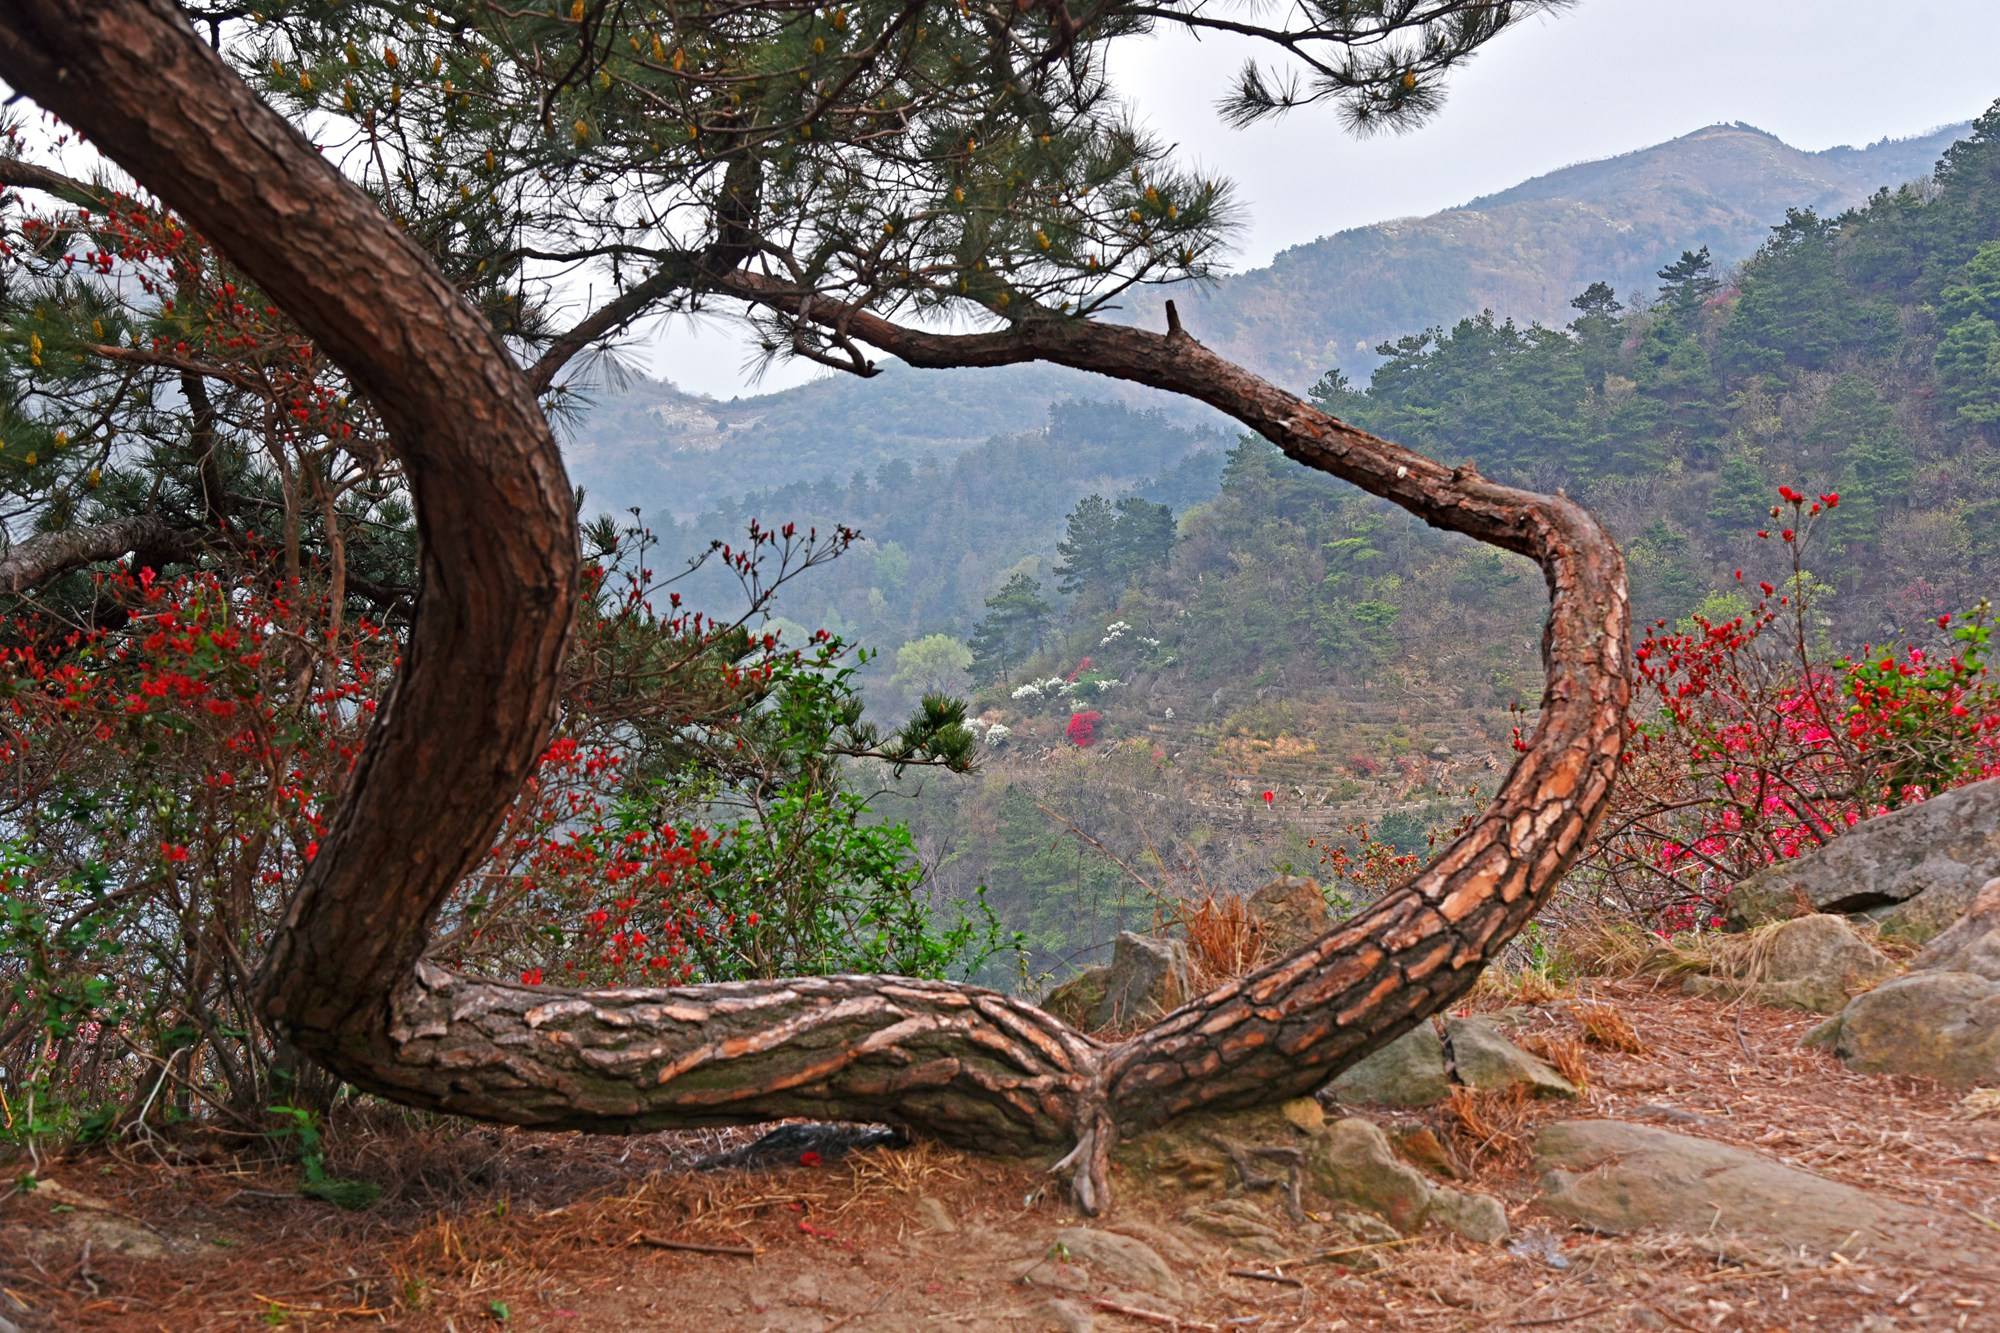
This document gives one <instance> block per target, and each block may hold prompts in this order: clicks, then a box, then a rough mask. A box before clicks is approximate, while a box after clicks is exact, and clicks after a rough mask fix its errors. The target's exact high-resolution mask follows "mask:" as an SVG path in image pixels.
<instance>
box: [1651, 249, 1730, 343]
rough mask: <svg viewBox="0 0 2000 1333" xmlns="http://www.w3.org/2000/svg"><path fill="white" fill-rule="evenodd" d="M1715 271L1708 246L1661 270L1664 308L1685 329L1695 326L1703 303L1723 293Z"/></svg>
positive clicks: (1685, 255)
mask: <svg viewBox="0 0 2000 1333" xmlns="http://www.w3.org/2000/svg"><path fill="white" fill-rule="evenodd" d="M1714 269H1715V262H1714V260H1712V259H1710V258H1709V254H1708V247H1707V246H1705V245H1704V246H1703V247H1701V249H1699V250H1683V251H1681V257H1680V258H1679V259H1676V260H1675V261H1674V262H1673V263H1671V264H1669V265H1667V266H1666V267H1665V268H1663V269H1661V270H1660V272H1659V277H1660V304H1661V305H1662V306H1663V307H1665V309H1666V312H1667V314H1668V315H1669V316H1670V317H1671V318H1672V319H1674V320H1675V321H1676V322H1677V323H1679V324H1681V325H1682V326H1683V327H1689V326H1692V325H1693V323H1694V319H1695V316H1696V315H1698V314H1700V312H1701V307H1702V304H1703V302H1705V301H1707V300H1708V298H1709V297H1711V296H1713V295H1715V293H1716V292H1717V291H1718V290H1720V288H1721V286H1722V282H1721V280H1720V279H1718V278H1717V277H1716V276H1715V272H1714Z"/></svg>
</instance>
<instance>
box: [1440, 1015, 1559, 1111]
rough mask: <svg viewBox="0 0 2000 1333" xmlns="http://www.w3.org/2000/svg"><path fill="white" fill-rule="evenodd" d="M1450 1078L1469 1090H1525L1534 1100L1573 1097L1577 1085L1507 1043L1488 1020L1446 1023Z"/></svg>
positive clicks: (1496, 1025) (1467, 1019) (1490, 1020)
mask: <svg viewBox="0 0 2000 1333" xmlns="http://www.w3.org/2000/svg"><path fill="white" fill-rule="evenodd" d="M1444 1039H1445V1045H1446V1046H1447V1047H1449V1048H1450V1050H1451V1071H1452V1074H1453V1076H1454V1077H1455V1078H1456V1079H1457V1080H1458V1081H1459V1082H1460V1083H1463V1084H1464V1085H1465V1086H1466V1087H1468V1088H1479V1089H1482V1090H1487V1091H1500V1090H1505V1089H1509V1088H1526V1089H1528V1090H1529V1091H1530V1092H1531V1093H1533V1094H1534V1095H1535V1096H1537V1097H1574V1096H1576V1085H1575V1084H1573V1083H1571V1082H1570V1081H1569V1080H1568V1079H1566V1078H1564V1077H1563V1076H1562V1075H1561V1074H1559V1073H1557V1072H1556V1071H1555V1070H1554V1069H1552V1068H1550V1067H1549V1066H1548V1064H1547V1063H1545V1062H1544V1061H1541V1060H1538V1059H1536V1058H1535V1057H1534V1056H1532V1055H1529V1054H1528V1053H1527V1052H1526V1051H1524V1050H1522V1049H1521V1048H1520V1047H1518V1046H1516V1045H1515V1044H1514V1043H1513V1042H1511V1041H1508V1040H1507V1038H1506V1037H1505V1036H1503V1035H1502V1034H1501V1031H1500V1027H1499V1025H1498V1024H1496V1023H1495V1022H1494V1021H1493V1020H1492V1019H1490V1018H1452V1019H1447V1020H1445V1025H1444Z"/></svg>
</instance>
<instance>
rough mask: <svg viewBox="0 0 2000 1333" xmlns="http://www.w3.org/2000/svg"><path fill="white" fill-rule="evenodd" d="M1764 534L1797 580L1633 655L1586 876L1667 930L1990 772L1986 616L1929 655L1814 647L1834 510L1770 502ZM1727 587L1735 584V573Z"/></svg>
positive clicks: (1674, 631) (1992, 720) (1946, 633)
mask: <svg viewBox="0 0 2000 1333" xmlns="http://www.w3.org/2000/svg"><path fill="white" fill-rule="evenodd" d="M1779 494H1780V500H1781V504H1780V505H1778V506H1774V507H1773V508H1772V511H1771V513H1772V517H1773V518H1774V519H1782V520H1784V522H1785V524H1787V525H1778V526H1774V527H1772V528H1767V529H1764V530H1761V531H1760V532H1759V533H1758V538H1759V540H1761V541H1766V542H1774V543H1776V544H1778V545H1780V546H1782V547H1783V548H1784V549H1785V551H1786V554H1787V558H1788V563H1789V564H1790V566H1791V571H1790V573H1789V575H1788V576H1786V577H1785V578H1784V579H1783V581H1782V583H1774V582H1772V581H1769V580H1764V581H1760V582H1757V583H1755V584H1753V585H1750V586H1754V587H1755V588H1756V590H1757V594H1758V595H1757V598H1756V600H1755V601H1754V602H1744V603H1741V605H1742V610H1741V612H1740V614H1734V615H1730V616H1728V618H1726V619H1724V618H1722V617H1721V616H1712V615H1706V614H1697V615H1694V616H1691V617H1690V618H1689V619H1688V620H1687V621H1686V622H1684V623H1683V624H1682V625H1679V626H1669V625H1667V624H1666V622H1664V621H1657V622H1655V623H1654V624H1652V625H1651V626H1648V627H1647V628H1646V630H1645V632H1644V634H1643V637H1642V638H1641V640H1640V643H1639V645H1638V647H1637V649H1636V650H1635V653H1634V656H1635V658H1636V661H1637V667H1638V674H1639V679H1640V687H1641V691H1642V695H1641V700H1640V702H1639V706H1638V715H1637V716H1635V718H1634V720H1633V722H1632V724H1631V725H1632V738H1631V742H1630V744H1629V745H1628V748H1627V752H1626V754H1625V757H1624V767H1623V771H1622V773H1621V775H1620V779H1619V787H1618V790H1617V793H1616V796H1615V799H1614V803H1613V808H1612V810H1611V812H1610V814H1608V815H1607V817H1606V819H1605V822H1604V824H1603V825H1602V827H1601V828H1600V831H1599V833H1598V835H1597V837H1596V839H1595V840H1594V842H1593V844H1592V846H1591V848H1590V850H1589V852H1588V853H1587V858H1586V861H1585V875H1584V877H1583V878H1584V880H1585V882H1587V883H1590V884H1592V885H1594V886H1596V887H1598V888H1600V889H1601V890H1602V891H1605V892H1607V893H1609V894H1610V895H1612V896H1613V897H1614V898H1615V899H1616V900H1617V901H1619V902H1620V903H1621V904H1622V905H1623V906H1625V907H1627V908H1629V909H1631V910H1634V911H1636V912H1637V913H1639V914H1640V915H1641V916H1642V918H1644V919H1645V920H1646V921H1647V922H1648V923H1649V924H1651V925H1652V926H1654V927H1655V928H1657V929H1660V930H1662V931H1673V930H1679V929H1686V928H1688V927H1691V926H1707V925H1719V924H1721V920H1722V911H1723V906H1724V903H1725V901H1726V899H1727V896H1728V893H1729V890H1730V888H1731V887H1732V886H1733V885H1735V884H1736V883H1737V882H1739V881H1740V880H1742V879H1744V878H1745V877H1747V876H1749V875H1751V874H1753V873H1755V872H1756V871H1757V870H1759V869H1761V868H1763V867H1764V866H1766V865H1769V864H1771V863H1773V862H1775V861H1779V860H1784V859H1787V858H1791V857H1796V856H1799V855H1801V854H1803V853H1805V852H1808V851H1811V850H1812V849H1814V848H1816V847H1819V846H1821V845H1823V844H1825V843H1826V842H1828V841H1830V840H1831V839H1833V838H1835V837H1837V836H1838V835H1839V834H1840V833H1842V832H1844V831H1845V830H1846V829H1848V828H1850V827H1852V826H1853V825H1854V824H1856V823H1858V822H1860V821H1861V820H1863V819H1866V818H1868V817H1870V816H1872V815H1876V814H1880V813H1882V812H1884V811H1887V810H1891V809H1894V808H1896V807H1897V806H1899V805H1903V804H1907V803H1909V802H1913V801H1920V800H1923V799H1924V798H1925V797H1927V796H1929V795H1932V794H1934V793H1936V792H1938V791H1940V790H1943V789H1945V788H1947V787H1951V786H1955V785H1958V784H1960V783H1963V782H1968V781H1972V780H1974V779H1976V778H1979V777H1983V776H1991V775H1994V774H2000V688H1996V682H1995V681H1994V680H1993V679H1992V677H1991V676H1990V674H1989V671H1988V667H1987V664H1986V660H1985V653H1986V649H1987V647H1988V643H1989V637H1990V632H1991V625H1990V614H1989V611H1988V608H1987V607H1986V605H1985V604H1983V603H1982V604H1981V605H1980V606H1979V607H1977V608H1975V609H1974V610H1973V611H1972V612H1970V613H1969V614H1967V615H1965V616H1962V617H1959V618H1957V619H1954V618H1953V617H1952V616H1949V615H1946V616H1939V617H1938V618H1937V620H1936V622H1935V625H1934V626H1933V627H1932V628H1933V636H1932V637H1933V642H1931V643H1929V644H1922V643H1905V644H1902V645H1900V646H1898V647H1893V648H1888V647H1875V646H1869V647H1865V648H1864V649H1863V650H1862V651H1861V652H1860V653H1859V654H1856V655H1854V656H1852V657H1845V656H1837V655H1835V654H1833V653H1832V652H1830V651H1828V650H1825V649H1822V648H1818V647H1815V645H1814V643H1813V641H1812V634H1811V628H1812V626H1813V625H1814V624H1815V620H1814V617H1813V615H1812V610H1811V608H1812V605H1813V601H1814V598H1815V596H1816V592H1817V585H1816V584H1815V582H1814V580H1813V578H1812V576H1811V575H1810V573H1809V572H1808V571H1807V569H1806V566H1805V563H1804V555H1803V553H1804V551H1805V549H1806V547H1807V545H1808V542H1809V541H1810V538H1811V536H1812V534H1813V532H1814V531H1815V529H1816V528H1817V527H1818V526H1819V524H1820V523H1822V522H1823V521H1825V520H1826V518H1827V516H1828V515H1829V514H1831V513H1832V512H1833V511H1834V510H1836V509H1837V507H1838V505H1839V503H1840V497H1839V496H1838V495H1837V494H1827V495H1822V496H1820V497H1818V498H1817V499H1816V500H1815V499H1809V498H1808V497H1806V496H1804V495H1802V494H1800V493H1799V492H1797V491H1795V490H1793V489H1792V488H1790V487H1784V488H1781V490H1780V493H1779ZM1734 577H1735V580H1736V581H1738V582H1745V580H1744V575H1743V571H1742V570H1740V569H1739V570H1737V571H1735V575H1734Z"/></svg>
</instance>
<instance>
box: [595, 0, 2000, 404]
mask: <svg viewBox="0 0 2000 1333" xmlns="http://www.w3.org/2000/svg"><path fill="white" fill-rule="evenodd" d="M1245 50H1246V48H1245V47H1243V46H1240V45H1235V44H1232V43H1230V42H1225V41H1218V40H1216V39H1213V38H1211V39H1209V40H1206V41H1200V42H1197V41H1195V40H1193V39H1191V38H1189V37H1186V36H1184V35H1175V36H1172V37H1165V38H1155V39H1151V40H1148V41H1142V42H1133V43H1129V44H1127V45H1126V47H1125V48H1124V49H1123V50H1122V51H1121V52H1120V53H1119V55H1118V57H1117V59H1116V62H1115V64H1114V66H1113V70H1114V74H1115V77H1116V79H1117V81H1118V85H1119V86H1120V87H1121V88H1123V89H1124V90H1125V91H1126V92H1127V94H1128V96H1129V97H1130V98H1131V100H1132V101H1133V102H1134V103H1135V105H1136V106H1137V108H1138V110H1139V113H1140V115H1141V117H1142V118H1143V119H1144V120H1145V122H1146V123H1147V124H1148V125H1150V126H1151V128H1152V129H1153V130H1154V131H1155V132H1157V133H1158V134H1160V135H1161V136H1162V137H1164V138H1166V139H1167V140H1169V141H1170V142H1174V143H1177V144H1179V145H1180V146H1181V148H1182V150H1183V152H1184V153H1185V154H1186V156H1187V157H1188V158H1189V159H1191V160H1192V161H1194V162H1196V163H1198V164H1200V165H1202V166H1204V167H1206V168H1208V169H1210V170H1214V171H1219V172H1220V173H1222V174H1226V175H1228V176H1230V177H1233V178H1234V179H1235V181H1236V183H1237V186H1238V189H1239V198H1240V199H1241V200H1242V202H1243V204H1244V206H1245V210H1244V211H1245V213H1246V215H1247V226H1246V227H1245V229H1244V231H1243V233H1242V235H1241V237H1240V238H1239V249H1238V254H1237V257H1236V264H1235V267H1237V268H1239V269H1240V268H1254V267H1256V266H1258V265H1260V264H1263V263H1265V262H1267V261H1268V260H1269V259H1270V258H1271V256H1272V255H1273V254H1275V253H1277V252H1278V251H1279V250H1282V249H1284V248H1285V247H1287V246H1292V245H1297V244H1300V243H1301V242H1304V241H1310V240H1312V239H1314V238H1315V237H1319V236H1324V235H1327V234H1328V233H1330V232H1335V231H1339V230H1341V229H1343V228H1346V227H1354V226H1360V225H1363V224H1366V223H1370V222H1379V221H1381V220H1383V219H1385V218H1393V217H1403V216H1409V215H1412V214H1421V213H1431V212H1435V211H1437V210H1438V209H1441V208H1449V207H1451V206H1452V205H1454V204H1460V203H1464V202H1465V201H1466V200H1468V199H1471V198H1474V197H1476V196H1478V195H1481V194H1486V193H1490V192H1492V191H1495V190H1500V189H1505V188H1506V187H1507V186H1509V185H1512V184H1514V183H1516V182H1517V181H1521V180H1524V179H1526V178H1527V177H1530V176H1536V175H1540V174H1541V173H1543V172H1545V171H1552V170H1554V169H1556V168H1557V167H1561V166H1565V165H1567V164H1569V163H1572V162H1579V161H1583V160H1586V159H1589V158H1597V157H1608V156H1611V155H1612V154H1615V153H1622V152H1626V151H1628V150H1630V149H1634V148H1643V147H1645V146H1646V145H1648V144H1653V143H1658V142H1660V141H1661V140H1663V139H1670V138H1673V137H1675V136H1677V135H1681V134H1685V133H1687V132H1688V131H1690V130H1693V129H1697V128H1699V127H1701V126H1703V125H1708V124H1713V123H1715V122H1716V121H1727V120H1741V121H1747V122H1749V123H1750V124H1752V125H1755V126H1757V127H1759V128H1760V129H1765V130H1769V131H1770V132H1771V133H1773V134H1775V135H1777V136H1778V137H1779V138H1781V139H1784V140H1785V141H1786V142H1788V143H1791V144H1794V145H1796V146H1797V147H1800V148H1809V149H1810V148H1827V147H1831V146H1833V145H1835V144H1863V143H1868V142H1871V141H1873V140H1876V139H1880V138H1883V137H1885V136H1889V137H1902V136H1906V135H1913V134H1920V133H1922V132H1923V131H1925V130H1928V129H1932V128H1935V127H1937V126H1939V125H1943V124H1947V123H1950V122H1953V121H1959V120H1969V119H1971V118H1972V117H1974V116H1976V115H1978V114H1979V113H1980V112H1981V111H1982V110H1984V109H1985V108H1986V107H1987V106H1988V105H1989V104H1990V103H1991V102H1993V101H1994V100H1995V99H1996V98H2000V61H1996V59H1995V54H1994V53H1995V52H2000V0H1902V3H1900V4H1897V5H1886V6H1885V5H1883V4H1881V3H1880V0H1580V3H1578V4H1577V5H1576V6H1575V7H1574V8H1572V9H1570V10H1569V11H1567V12H1566V13H1563V14H1560V15H1558V16H1557V17H1554V18H1547V19H1536V20H1531V21H1530V22H1528V23H1526V24H1523V25H1522V26H1520V27H1519V28H1516V29H1515V30H1513V31H1512V32H1510V33H1508V34H1507V35H1505V36H1503V37H1502V38H1500V39H1499V40H1498V41H1497V42H1495V43H1494V44H1492V45H1491V46H1490V47H1488V48H1487V49H1486V50H1485V51H1483V52H1481V53H1480V55H1479V56H1478V57H1477V58H1476V59H1475V60H1474V62H1473V63H1472V64H1471V65H1470V66H1469V67H1467V68H1466V69H1464V70H1463V71H1461V72H1460V73H1459V74H1458V75H1457V76H1456V77H1455V79H1454V81H1453V84H1452V91H1451V98H1450V100H1449V102H1448V103H1447V105H1446V107H1445V110H1444V113H1443V114H1442V115H1441V116H1439V117H1438V118H1437V120H1436V121H1434V122H1433V123H1432V124H1430V125H1428V126H1426V127H1425V128H1423V129H1420V130H1417V131H1415V132H1414V133H1410V134H1405V135H1397V136H1390V137H1386V138H1376V139H1368V140H1360V141H1357V140H1355V139H1352V138H1350V137H1348V136H1347V135H1346V134H1345V133H1344V132H1343V131H1342V130H1341V129H1340V127H1339V125H1338V124H1337V123H1336V121H1335V119H1334V117H1333V114H1332V113H1331V112H1330V111H1316V110H1312V109H1308V110H1304V111H1298V112H1294V113H1292V114H1291V115H1290V116H1288V117H1286V118H1284V119H1281V120H1279V121H1276V122H1274V123H1266V124H1262V125H1258V126H1254V127H1252V128H1250V129H1247V130H1230V129H1226V128H1224V127H1223V126H1222V125H1221V124H1220V123H1219V122H1218V121H1217V120H1216V118H1215V115H1214V105H1215V100H1216V97H1217V96H1218V94H1219V93H1220V92H1221V91H1222V89H1223V88H1224V86H1225V85H1226V84H1227V83H1228V82H1229V77H1230V75H1231V74H1232V73H1233V72H1234V70H1235V69H1236V67H1237V66H1238V65H1240V64H1241V62H1242V59H1243V55H1244V53H1245ZM631 351H632V353H633V354H634V355H635V357H636V358H637V359H639V360H640V361H642V362H643V363H648V364H649V365H650V368H651V369H652V371H653V373H655V374H659V375H664V376H666V377H667V378H669V379H671V380H673V381H674V382H675V383H677V384H679V385H680V386H681V387H683V388H687V389H693V390H695V391H698V392H702V393H711V394H715V395H717V396H719V397H724V398H726V397H729V396H731V395H733V394H738V393H757V392H769V391H771V390H773V389H779V388H783V387H785V386H786V385H788V384H794V383H799V382H802V381H804V380H807V379H810V378H812V377H813V376H814V375H815V374H817V373H821V372H818V371H817V370H816V369H815V368H813V367H810V366H803V365H801V366H794V367H789V368H788V367H783V366H780V367H776V368H774V369H772V370H771V371H770V372H768V373H767V374H766V375H765V376H764V377H763V379H762V380H761V381H760V382H759V383H758V384H756V385H755V386H752V385H750V384H749V383H748V382H747V380H746V379H745V376H744V373H743V362H744V350H743V347H742V344H741V343H740V342H738V341H737V339H736V337H735V335H734V334H733V333H732V332H731V330H730V327H729V326H728V325H727V324H726V323H723V322H721V321H709V322H706V323H705V324H704V325H703V326H702V327H701V328H700V329H698V330H697V329H693V328H690V326H689V324H688V322H687V321H686V320H679V321H676V322H674V323H673V324H671V325H669V326H668V327H667V328H666V329H664V330H662V331H661V332H660V333H659V335H658V336H656V337H652V338H648V339H646V340H645V341H644V342H642V343H641V344H640V345H637V346H634V347H633V348H631Z"/></svg>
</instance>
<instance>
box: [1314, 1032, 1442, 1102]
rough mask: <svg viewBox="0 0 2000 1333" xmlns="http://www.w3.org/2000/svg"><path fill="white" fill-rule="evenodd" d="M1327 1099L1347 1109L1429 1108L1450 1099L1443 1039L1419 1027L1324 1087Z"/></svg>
mask: <svg viewBox="0 0 2000 1333" xmlns="http://www.w3.org/2000/svg"><path fill="white" fill-rule="evenodd" d="M1327 1095H1328V1096H1331V1097H1332V1098H1333V1099H1334V1100H1336V1101H1339V1102H1342V1103H1344V1104H1346V1105H1350V1106H1354V1105H1362V1106H1430V1105H1432V1104H1434V1103H1436V1102H1441V1101H1443V1100H1444V1099H1445V1098H1447V1097H1449V1096H1451V1075H1450V1073H1449V1072H1448V1071H1447V1067H1446V1064H1445V1055H1444V1038H1443V1037H1441V1036H1439V1035H1438V1031H1437V1029H1436V1028H1434V1027H1432V1026H1431V1025H1430V1024H1429V1023H1419V1024H1417V1026H1416V1027H1414V1028H1411V1029H1410V1030H1409V1031H1408V1032H1406V1033H1404V1034H1403V1035H1402V1036H1400V1037H1398V1038H1396V1040H1394V1041H1392V1042H1390V1043H1389V1044H1388V1045H1387V1046H1384V1047H1383V1048H1382V1049H1381V1050H1379V1051H1376V1052H1375V1053H1374V1054H1373V1055H1370V1056H1369V1057H1367V1058H1366V1059H1364V1060H1361V1061H1359V1062H1358V1063H1356V1064H1352V1065H1349V1066H1348V1067H1347V1068H1346V1069H1344V1070H1342V1071H1341V1073H1340V1076H1339V1077H1338V1078H1336V1079H1334V1080H1333V1082H1331V1083H1329V1084H1327Z"/></svg>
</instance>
